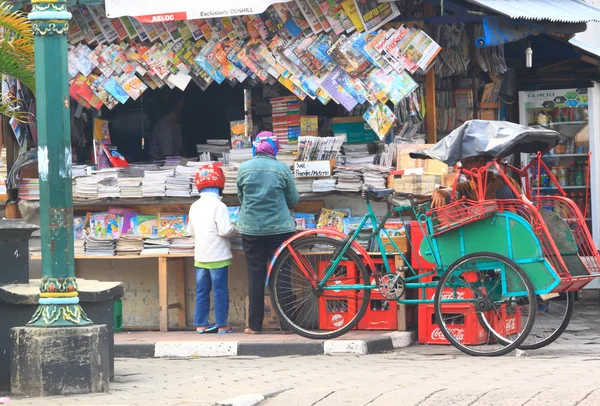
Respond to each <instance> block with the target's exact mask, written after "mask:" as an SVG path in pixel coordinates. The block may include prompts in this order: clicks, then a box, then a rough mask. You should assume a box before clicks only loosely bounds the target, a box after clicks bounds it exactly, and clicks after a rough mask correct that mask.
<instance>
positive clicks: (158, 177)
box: [142, 169, 175, 197]
mask: <svg viewBox="0 0 600 406" xmlns="http://www.w3.org/2000/svg"><path fill="white" fill-rule="evenodd" d="M174 173H175V171H174V170H173V169H158V170H149V171H146V172H144V181H143V182H142V193H143V195H144V197H163V196H165V191H166V189H165V183H166V181H167V178H168V177H170V176H173V174H174Z"/></svg>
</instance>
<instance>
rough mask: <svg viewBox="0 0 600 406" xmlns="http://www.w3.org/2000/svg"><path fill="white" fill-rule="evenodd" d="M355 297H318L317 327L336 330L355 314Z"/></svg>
mask: <svg viewBox="0 0 600 406" xmlns="http://www.w3.org/2000/svg"><path fill="white" fill-rule="evenodd" d="M356 307H357V301H356V299H348V298H341V297H340V298H335V297H327V298H323V297H321V298H320V299H319V327H320V328H321V330H337V329H338V328H340V327H341V326H343V325H345V324H347V323H348V321H349V320H350V319H351V318H352V317H354V316H355V315H356Z"/></svg>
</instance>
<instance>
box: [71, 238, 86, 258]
mask: <svg viewBox="0 0 600 406" xmlns="http://www.w3.org/2000/svg"><path fill="white" fill-rule="evenodd" d="M73 248H74V251H73V253H74V254H75V255H85V240H82V239H80V238H76V239H75V241H74V242H73Z"/></svg>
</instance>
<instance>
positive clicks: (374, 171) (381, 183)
mask: <svg viewBox="0 0 600 406" xmlns="http://www.w3.org/2000/svg"><path fill="white" fill-rule="evenodd" d="M391 169H392V168H387V167H384V166H378V165H370V166H366V167H364V168H363V169H362V174H363V182H364V184H365V185H369V186H372V187H374V188H375V189H385V188H386V187H387V178H388V176H389V175H390V171H391Z"/></svg>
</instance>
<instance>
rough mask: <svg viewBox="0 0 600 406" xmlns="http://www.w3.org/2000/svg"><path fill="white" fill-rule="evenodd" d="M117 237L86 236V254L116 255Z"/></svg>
mask: <svg viewBox="0 0 600 406" xmlns="http://www.w3.org/2000/svg"><path fill="white" fill-rule="evenodd" d="M116 241H117V240H116V239H114V238H110V237H104V238H103V237H94V236H92V235H87V236H86V237H85V243H84V246H85V255H89V256H113V255H115V245H116Z"/></svg>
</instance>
